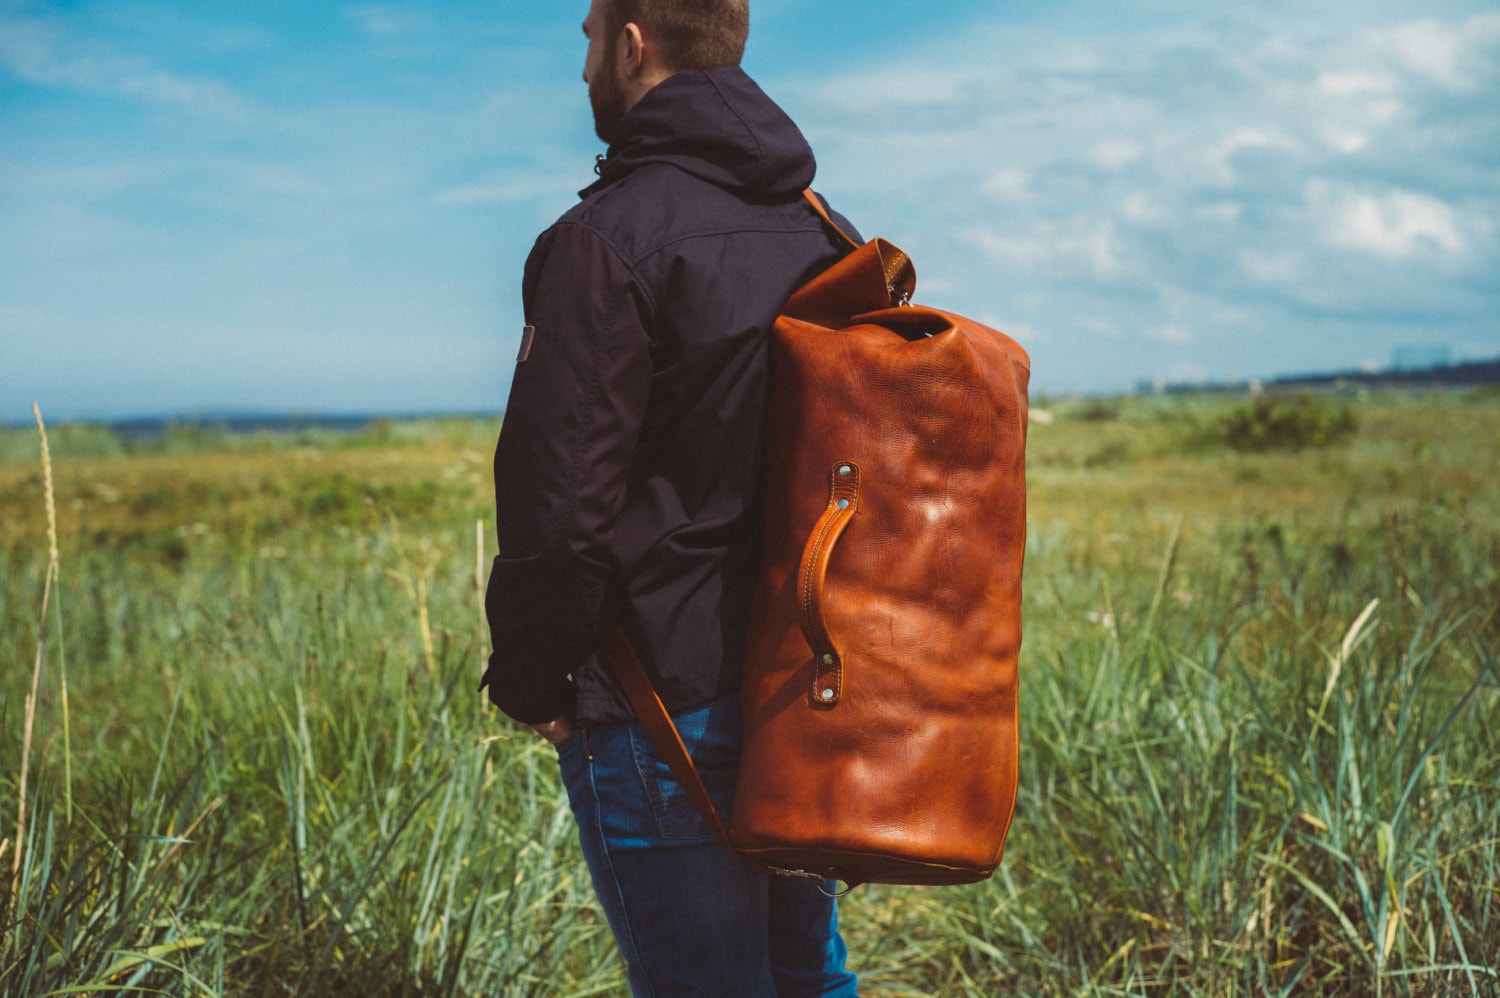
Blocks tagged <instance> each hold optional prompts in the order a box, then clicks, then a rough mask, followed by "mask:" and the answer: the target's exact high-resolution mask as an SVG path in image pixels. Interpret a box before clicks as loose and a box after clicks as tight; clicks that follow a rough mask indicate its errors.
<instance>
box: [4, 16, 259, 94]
mask: <svg viewBox="0 0 1500 998" xmlns="http://www.w3.org/2000/svg"><path fill="white" fill-rule="evenodd" d="M0 66H4V67H5V68H6V69H8V70H9V71H10V72H11V73H13V74H14V75H15V76H16V77H17V78H19V79H22V80H25V81H26V82H28V83H34V84H38V85H40V86H47V87H61V88H65V89H71V90H79V91H84V92H87V93H96V94H111V95H115V96H120V97H129V98H138V99H140V100H144V101H147V102H149V103H153V104H175V105H179V106H182V107H186V108H190V109H193V110H196V111H199V112H203V113H206V114H212V115H216V116H221V117H224V116H239V115H241V114H243V113H244V111H245V102H244V100H243V99H242V98H241V97H239V96H238V95H237V94H235V93H234V92H233V91H232V90H231V89H230V88H229V87H228V86H226V85H225V84H224V83H223V82H221V81H219V80H216V79H212V78H204V77H192V76H185V75H181V74H178V73H173V72H169V71H167V70H164V69H161V68H160V67H158V66H156V65H154V64H153V63H152V62H151V61H150V60H148V59H144V58H140V57H135V56H129V55H120V54H118V53H115V52H112V51H109V50H108V49H107V48H106V49H101V48H100V47H98V46H91V45H89V44H87V43H85V42H82V41H80V40H78V39H74V38H71V37H69V36H68V35H67V34H65V33H64V32H63V31H61V30H59V29H58V28H57V27H56V26H54V25H52V24H48V23H45V22H42V21H36V20H27V19H21V18H10V19H5V20H0Z"/></svg>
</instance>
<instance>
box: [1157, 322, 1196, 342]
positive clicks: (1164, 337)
mask: <svg viewBox="0 0 1500 998" xmlns="http://www.w3.org/2000/svg"><path fill="white" fill-rule="evenodd" d="M1146 336H1147V337H1148V338H1150V339H1153V340H1156V341H1157V342H1158V343H1170V344H1172V345H1174V346H1187V345H1188V344H1189V343H1192V342H1193V341H1194V340H1196V339H1197V337H1196V336H1194V335H1193V331H1192V330H1191V329H1189V328H1188V327H1186V326H1181V325H1177V324H1175V323H1167V324H1165V325H1159V326H1149V327H1147V329H1146Z"/></svg>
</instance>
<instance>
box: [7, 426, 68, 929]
mask: <svg viewBox="0 0 1500 998" xmlns="http://www.w3.org/2000/svg"><path fill="white" fill-rule="evenodd" d="M31 413H32V415H33V416H35V417H36V429H37V433H38V435H40V437H41V441H42V482H43V485H44V487H45V489H46V497H47V577H46V581H45V582H43V584H42V613H41V618H40V621H39V623H38V624H37V636H36V664H35V666H34V667H33V668H32V672H31V692H30V693H29V694H28V695H27V697H26V711H25V720H24V721H23V729H22V735H21V774H20V789H19V790H18V791H17V793H16V801H17V803H16V846H15V850H14V851H13V852H12V853H11V857H10V872H11V876H12V877H19V876H20V874H21V856H22V854H23V853H24V852H25V850H26V777H27V774H28V772H29V770H30V768H31V740H32V737H33V735H34V734H35V730H36V702H37V697H38V695H39V694H40V689H41V683H42V660H43V657H44V655H45V652H46V647H47V606H48V603H49V602H50V601H51V598H52V582H53V580H54V579H56V578H57V562H58V558H57V502H56V498H55V496H54V493H53V490H52V452H51V450H50V449H49V447H48V446H47V425H46V424H45V423H44V422H42V410H41V407H40V406H38V405H37V404H36V403H35V402H33V403H31ZM11 896H12V897H14V898H15V899H16V901H17V903H18V904H19V903H20V889H19V885H16V887H14V888H13V889H12V891H11Z"/></svg>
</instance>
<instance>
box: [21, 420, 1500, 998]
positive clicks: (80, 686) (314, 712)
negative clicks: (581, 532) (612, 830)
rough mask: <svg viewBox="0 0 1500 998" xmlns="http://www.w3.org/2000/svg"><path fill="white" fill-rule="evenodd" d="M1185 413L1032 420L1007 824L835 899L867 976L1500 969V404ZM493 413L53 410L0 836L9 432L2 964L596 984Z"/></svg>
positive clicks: (1469, 987) (1352, 990)
mask: <svg viewBox="0 0 1500 998" xmlns="http://www.w3.org/2000/svg"><path fill="white" fill-rule="evenodd" d="M1215 406H1216V403H1213V402H1210V401H1205V400H1201V399H1200V400H1187V401H1184V402H1183V403H1182V404H1181V406H1177V405H1174V404H1171V403H1158V402H1146V401H1139V402H1138V401H1134V400H1120V401H1118V402H1116V403H1111V406H1110V413H1109V415H1108V416H1107V417H1104V416H1101V415H1100V414H1099V413H1097V412H1094V411H1092V410H1087V411H1084V410H1083V407H1077V411H1076V412H1075V410H1074V409H1070V407H1069V406H1067V405H1058V406H1057V407H1056V408H1055V412H1056V416H1057V418H1056V420H1055V422H1054V423H1052V424H1046V425H1044V424H1036V425H1034V426H1033V438H1032V446H1031V453H1032V468H1033V475H1032V496H1031V508H1032V530H1031V540H1030V547H1029V550H1028V563H1027V568H1026V572H1027V576H1026V577H1027V595H1026V599H1027V603H1026V627H1027V631H1026V645H1025V649H1024V652H1023V663H1022V668H1023V680H1022V683H1023V685H1022V721H1023V757H1022V784H1021V797H1020V800H1019V804H1018V811H1017V817H1016V822H1015V825H1014V826H1013V830H1012V833H1011V838H1010V842H1009V845H1008V855H1007V857H1006V861H1005V863H1004V864H1003V866H1002V867H1001V870H1000V871H999V872H998V873H997V874H996V876H995V877H994V878H993V879H992V880H991V881H988V882H986V883H984V884H976V885H971V886H968V887H963V888H942V889H914V888H894V887H878V886H877V887H866V888H861V889H860V890H859V891H857V892H856V893H855V894H854V895H853V896H852V897H851V898H850V899H848V900H846V902H845V903H844V908H843V912H844V923H845V931H846V936H847V938H848V941H849V943H850V948H851V951H852V954H853V956H852V958H851V962H852V964H853V966H854V967H855V969H856V970H858V971H859V972H860V973H861V976H862V979H863V981H864V984H863V987H862V993H865V994H869V995H994V994H1001V993H1016V994H1040V995H1050V994H1131V995H1161V994H1203V995H1230V994H1245V993H1253V994H1261V993H1270V994H1314V993H1328V994H1389V995H1404V994H1418V995H1431V994H1470V993H1474V994H1495V993H1500V977H1497V971H1496V966H1497V964H1500V896H1497V893H1500V887H1497V884H1500V790H1497V787H1500V737H1497V735H1496V734H1495V730H1494V728H1495V726H1494V724H1493V723H1492V721H1493V718H1494V717H1496V716H1497V714H1496V709H1497V706H1500V705H1497V699H1500V667H1497V663H1496V660H1495V659H1496V651H1495V650H1496V648H1497V646H1500V641H1497V638H1500V620H1497V616H1496V610H1495V608H1496V606H1497V604H1500V516H1497V515H1496V513H1495V506H1494V504H1493V501H1492V498H1491V497H1492V496H1493V495H1495V494H1496V486H1497V485H1500V481H1497V479H1500V467H1497V464H1496V457H1495V455H1494V453H1493V451H1492V446H1490V445H1485V444H1484V443H1483V441H1484V440H1485V439H1488V440H1493V439H1495V436H1494V435H1493V433H1494V431H1496V430H1500V403H1497V402H1496V401H1495V400H1487V399H1483V398H1476V399H1468V400H1465V399H1459V398H1450V397H1433V398H1429V399H1427V400H1425V401H1424V402H1413V401H1411V400H1408V399H1405V398H1394V397H1393V398H1376V399H1370V400H1365V401H1362V402H1360V403H1359V410H1360V411H1359V416H1360V427H1361V429H1360V431H1359V433H1358V435H1357V436H1356V438H1355V439H1354V440H1353V441H1352V442H1350V443H1348V444H1346V445H1341V446H1339V447H1336V448H1324V449H1320V450H1319V451H1318V452H1317V453H1316V454H1309V455H1305V456H1303V457H1300V458H1299V457H1294V456H1286V455H1264V456H1263V455H1252V456H1243V455H1233V454H1227V453H1219V452H1214V451H1211V450H1205V449H1204V448H1203V447H1202V445H1201V443H1200V442H1194V441H1197V440H1198V436H1197V435H1195V434H1196V429H1195V428H1196V427H1197V426H1199V425H1201V423H1202V421H1203V420H1204V419H1208V418H1212V417H1213V413H1214V412H1215ZM1447 426H1452V427H1463V428H1465V429H1466V431H1467V432H1468V433H1469V434H1470V436H1469V437H1468V438H1467V439H1460V438H1458V437H1450V436H1449V435H1447V434H1445V433H1444V432H1442V431H1443V428H1444V427H1447ZM372 432H373V431H372ZM492 433H493V426H490V425H483V424H468V425H464V424H458V423H445V424H443V425H441V426H440V427H437V428H433V427H430V426H423V425H421V424H414V425H412V426H405V425H400V426H398V427H397V428H394V429H391V428H388V429H387V430H386V431H385V435H384V436H383V437H378V436H377V438H376V439H367V440H363V441H361V442H360V444H359V445H357V446H354V445H349V444H341V445H340V446H339V447H337V448H334V447H332V446H328V447H323V446H319V445H314V444H308V443H305V444H303V445H300V447H299V448H297V449H295V450H293V451H285V450H281V449H277V448H274V447H267V448H260V449H258V450H251V451H235V452H233V453H232V454H230V455H228V456H225V455H222V454H221V453H220V452H218V451H214V450H212V449H204V450H201V451H198V452H195V454H196V456H193V457H191V458H189V457H183V458H181V459H180V463H172V461H174V460H177V459H176V458H174V456H173V455H171V454H157V455H139V454H135V455H131V454H124V453H121V454H118V455H113V456H112V455H111V454H109V453H107V452H106V451H107V448H105V449H104V450H101V449H99V447H98V441H93V443H91V444H90V445H89V446H90V447H93V448H94V449H93V450H92V451H90V452H89V453H88V454H84V453H77V454H69V452H68V450H67V446H66V443H67V441H66V438H61V439H55V440H54V445H55V446H54V451H55V454H54V457H55V458H56V460H57V464H58V468H57V471H58V482H59V496H58V509H59V513H60V516H61V522H60V529H61V537H60V540H61V558H60V571H59V574H58V576H57V589H56V592H55V598H56V599H58V600H59V601H60V604H61V606H63V607H64V608H65V610H66V612H65V614H63V615H61V616H58V615H57V614H56V613H55V606H54V613H53V616H52V623H53V626H54V628H55V630H53V631H52V632H51V633H49V635H48V643H47V655H46V662H45V669H44V671H43V674H42V676H41V682H40V686H39V689H40V691H41V694H42V696H41V699H40V700H39V701H38V703H37V704H36V712H35V719H34V720H35V733H34V736H33V748H32V758H31V759H30V761H29V773H28V776H29V780H28V783H27V790H26V795H27V798H28V801H27V803H28V807H27V818H26V827H25V828H24V829H22V830H21V836H20V838H21V839H22V840H24V848H23V850H22V851H21V852H19V853H16V854H13V853H12V852H11V851H10V850H11V849H14V848H15V845H14V843H15V842H16V840H17V835H16V831H17V830H16V829H14V828H13V827H11V826H12V824H13V822H14V816H15V815H16V814H17V812H18V805H19V801H18V800H17V794H18V791H19V788H20V773H19V757H20V751H21V747H22V741H23V719H24V713H25V711H24V707H25V697H26V694H27V692H28V689H29V685H30V681H31V678H32V674H31V665H32V662H33V660H34V657H35V654H36V648H37V640H38V637H39V633H38V621H39V617H38V613H39V609H40V601H41V596H42V592H43V589H44V583H45V580H46V574H47V572H48V555H47V543H46V536H45V530H44V529H43V528H42V526H41V524H42V519H41V518H40V516H39V513H38V509H39V507H40V504H41V503H42V502H43V496H42V489H41V481H40V479H39V477H37V473H36V468H37V465H36V457H35V451H34V450H33V451H32V454H31V456H30V457H29V458H28V459H27V460H26V461H22V460H20V459H19V458H17V459H16V460H14V461H12V462H10V463H0V518H4V519H6V520H8V521H9V523H11V524H12V525H13V526H12V527H11V528H8V531H9V532H0V592H3V600H0V658H3V661H5V662H8V663H13V665H12V666H10V667H7V668H6V669H5V670H4V672H3V675H0V697H3V700H0V822H3V824H0V837H3V838H4V839H5V840H6V841H8V842H10V843H11V845H10V846H8V847H6V851H5V852H0V869H3V870H4V871H6V874H7V875H6V876H5V877H4V878H3V880H0V995H7V996H12V995H13V996H27V998H35V996H39V995H49V994H70V993H71V994H83V993H88V994H106V993H130V994H170V995H193V996H198V995H261V994H284V995H424V996H425V995H465V996H468V995H590V994H601V995H604V994H608V995H617V994H623V993H624V990H625V989H624V985H623V977H622V974H621V970H620V967H619V963H618V959H617V957H616V955H615V954H614V952H613V948H612V945H611V943H610V941H609V936H608V930H607V928H606V927H605V925H604V923H603V920H602V918H601V917H600V916H599V915H598V913H597V912H596V909H595V908H594V906H593V902H592V894H591V891H590V889H589V885H588V883H587V875H586V872H585V870H584V868H583V865H582V862H581V858H580V856H579V853H578V849H577V845H576V840H575V838H574V832H573V828H572V824H571V817H570V816H569V814H568V812H567V808H566V805H565V801H564V797H563V794H562V791H561V789H560V787H559V785H558V781H557V776H556V767H555V764H554V762H553V759H552V754H551V749H550V748H548V747H547V746H546V745H544V744H542V743H541V742H540V741H539V740H537V739H535V738H533V737H532V736H530V734H529V733H527V732H524V731H520V730H517V729H516V728H515V727H513V726H510V725H508V724H507V723H505V722H503V720H501V719H500V718H498V717H497V716H496V715H494V714H493V712H491V711H490V710H488V709H487V708H486V707H485V706H484V704H483V703H482V697H481V696H480V695H478V694H477V693H476V692H475V691H474V686H475V684H476V683H477V678H478V670H479V662H480V659H481V656H482V654H483V648H482V640H483V637H482V632H481V631H480V629H479V626H478V619H477V615H478V612H477V609H476V592H475V562H476V550H475V521H476V519H482V518H484V517H485V516H486V515H487V513H486V509H485V487H484V485H483V483H482V482H481V483H479V484H478V485H476V484H474V482H473V481H471V473H470V472H469V471H462V469H464V468H467V467H469V465H472V464H473V463H474V459H473V458H472V454H473V453H474V452H479V453H483V452H486V451H487V450H488V448H489V446H490V445H491V444H492V442H493V441H492ZM1486 433H1489V434H1490V435H1489V436H1487V437H1486V436H1485V434H1486ZM80 439H91V438H87V437H81V438H80ZM1476 441H1477V442H1476ZM1117 444H1118V446H1117ZM464 455H471V456H470V457H464ZM1111 455H1112V456H1111ZM148 459H149V461H154V462H157V463H154V464H153V463H143V462H147V461H148ZM465 461H467V462H468V464H465V463H464V462H465ZM162 462H165V463H162ZM257 462H258V463H257ZM298 462H301V463H298ZM454 469H460V470H461V471H462V473H461V474H460V473H457V472H455V471H454ZM148 496H154V497H155V498H150V499H147V498H146V497H148ZM488 533H489V536H490V537H493V532H492V531H489V532H488ZM64 668H65V669H66V677H67V682H68V689H69V693H68V698H69V699H68V701H67V704H66V711H65V709H64V702H63V699H62V685H61V681H62V678H63V670H64ZM65 717H66V718H67V720H68V728H67V737H64V727H63V721H64V718H65ZM70 801H71V805H72V806H71V811H70V809H69V802H70ZM17 858H19V860H20V862H19V870H18V873H17V875H16V876H15V877H13V878H12V877H10V876H9V875H8V874H9V870H10V868H11V863H12V861H13V860H14V859H17Z"/></svg>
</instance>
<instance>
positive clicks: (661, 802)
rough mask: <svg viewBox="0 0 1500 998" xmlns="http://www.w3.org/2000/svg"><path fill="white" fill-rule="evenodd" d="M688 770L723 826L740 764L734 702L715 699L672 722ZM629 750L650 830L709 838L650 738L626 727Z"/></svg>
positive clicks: (664, 834)
mask: <svg viewBox="0 0 1500 998" xmlns="http://www.w3.org/2000/svg"><path fill="white" fill-rule="evenodd" d="M673 722H674V723H675V724H676V725H677V733H678V734H679V735H680V736H681V737H682V743H683V745H684V746H686V748H687V750H688V754H689V755H690V756H691V757H692V760H693V765H694V768H696V769H697V770H698V776H699V778H700V779H702V780H703V786H704V788H705V789H707V790H708V795H709V797H710V798H711V799H712V800H713V802H714V807H715V809H716V810H717V811H718V813H719V819H720V820H721V821H723V822H724V823H725V824H726V825H727V824H728V823H729V809H730V807H731V805H732V804H733V803H734V785H735V779H736V777H737V775H738V773H739V766H740V715H739V704H738V702H737V699H735V698H729V699H725V700H716V701H714V702H713V703H711V704H709V705H708V706H706V707H701V708H699V709H698V710H694V711H689V712H687V713H685V714H683V715H681V716H680V717H675V718H673ZM630 749H631V752H632V754H633V755H634V756H635V765H636V770H637V771H638V772H639V774H640V777H641V782H642V784H643V785H644V787H645V790H646V798H647V803H648V804H649V805H650V808H651V814H652V817H653V818H654V819H655V822H656V830H657V833H658V834H659V835H661V837H662V838H666V839H713V838H715V835H714V830H713V826H712V825H711V824H709V821H708V819H707V818H706V817H705V816H704V815H703V813H702V812H700V811H699V810H698V806H697V805H696V804H694V803H693V799H692V797H691V796H689V794H688V791H687V789H686V788H685V787H684V786H683V785H682V784H681V783H679V782H678V780H677V777H675V776H673V775H672V770H671V767H670V766H668V765H667V763H666V761H665V760H664V759H662V757H661V754H660V753H659V752H657V750H656V746H655V745H653V744H652V742H651V738H650V736H648V735H647V734H646V733H645V732H644V731H642V730H641V729H640V728H639V726H637V725H632V726H631V732H630Z"/></svg>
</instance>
